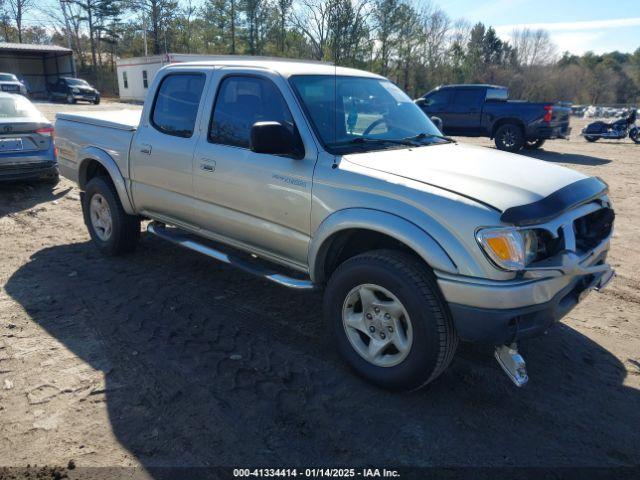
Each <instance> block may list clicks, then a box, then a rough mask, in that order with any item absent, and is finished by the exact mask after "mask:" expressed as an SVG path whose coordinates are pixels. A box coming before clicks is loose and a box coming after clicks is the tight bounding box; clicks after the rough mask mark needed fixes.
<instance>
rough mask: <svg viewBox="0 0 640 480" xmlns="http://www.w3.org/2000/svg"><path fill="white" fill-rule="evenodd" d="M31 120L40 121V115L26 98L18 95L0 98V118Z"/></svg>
mask: <svg viewBox="0 0 640 480" xmlns="http://www.w3.org/2000/svg"><path fill="white" fill-rule="evenodd" d="M16 117H19V118H33V119H35V120H38V121H40V120H41V119H42V114H41V113H40V111H39V110H38V109H37V108H36V107H35V106H34V105H33V104H32V103H31V102H30V101H29V100H27V99H26V98H24V97H21V96H18V95H11V96H9V95H7V96H2V97H0V118H16Z"/></svg>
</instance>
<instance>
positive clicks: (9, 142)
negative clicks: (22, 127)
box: [0, 138, 24, 153]
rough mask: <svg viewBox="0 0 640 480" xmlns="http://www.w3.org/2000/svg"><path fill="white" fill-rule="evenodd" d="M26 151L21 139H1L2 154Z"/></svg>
mask: <svg viewBox="0 0 640 480" xmlns="http://www.w3.org/2000/svg"><path fill="white" fill-rule="evenodd" d="M23 149H24V146H23V145H22V139H21V138H3V139H0V153H2V152H18V151H21V150H23Z"/></svg>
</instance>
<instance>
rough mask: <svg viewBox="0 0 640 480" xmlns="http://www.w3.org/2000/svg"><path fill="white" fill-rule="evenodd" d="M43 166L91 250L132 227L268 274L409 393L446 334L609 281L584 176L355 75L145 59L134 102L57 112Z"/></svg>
mask: <svg viewBox="0 0 640 480" xmlns="http://www.w3.org/2000/svg"><path fill="white" fill-rule="evenodd" d="M56 131H57V145H58V152H59V165H60V171H61V173H62V174H63V175H64V176H66V177H68V178H69V179H71V180H73V181H75V182H77V183H78V185H79V187H80V189H81V190H82V191H83V195H82V207H83V212H84V218H85V222H86V224H87V227H88V229H89V232H90V234H91V237H92V239H93V241H94V242H95V244H96V246H97V247H98V249H99V250H101V251H102V252H104V253H105V254H109V255H114V254H124V253H128V252H131V251H133V250H134V248H135V247H136V244H137V242H138V238H139V236H140V222H141V219H150V220H151V222H150V223H148V225H147V232H149V233H151V234H154V235H157V236H159V237H161V238H164V239H167V240H169V241H172V242H175V243H177V244H179V245H181V246H183V247H185V248H189V249H193V250H196V251H198V252H201V253H203V254H205V255H208V256H210V257H212V258H215V259H217V260H221V261H224V262H227V263H230V264H233V265H236V266H238V267H240V268H242V269H244V270H247V271H249V272H251V273H255V274H258V275H260V276H262V277H263V278H265V279H267V280H269V281H273V282H276V283H279V284H281V285H284V286H286V287H291V288H297V289H307V288H322V289H324V310H325V316H326V321H327V322H328V325H329V327H330V331H331V332H332V335H333V336H334V337H335V344H336V345H337V348H338V349H339V350H340V352H341V353H342V355H343V356H344V358H345V359H346V360H347V362H348V363H349V364H350V365H351V366H352V367H353V369H354V370H355V371H356V372H358V373H359V374H360V375H362V376H364V377H365V378H367V379H368V380H370V381H372V382H374V383H376V384H378V385H380V386H383V387H386V388H397V389H415V388H418V387H420V386H423V385H425V384H427V383H428V382H430V381H432V380H433V379H435V378H436V377H437V376H438V375H439V374H441V373H442V372H443V371H444V370H445V369H446V367H447V366H448V365H449V363H450V362H451V360H452V358H453V355H454V352H455V350H456V346H457V344H458V340H459V339H461V340H464V341H471V342H484V343H489V344H492V345H494V346H495V347H496V350H495V356H496V358H497V359H498V362H499V363H500V365H501V366H502V367H503V369H504V370H505V372H507V374H508V375H509V377H510V378H511V379H512V380H513V381H514V383H516V385H523V384H524V383H525V382H526V381H527V379H528V377H527V373H526V368H525V363H524V360H523V359H522V357H521V356H520V355H519V354H518V351H517V347H516V342H517V341H519V340H522V339H525V338H529V337H532V336H536V335H540V334H541V333H543V332H545V331H546V330H547V329H548V328H549V327H551V326H552V325H553V324H554V323H556V322H558V321H559V320H560V318H562V317H563V316H564V315H565V314H566V313H567V312H568V311H569V310H571V309H572V308H573V307H574V306H575V305H576V304H577V303H578V302H579V300H580V299H581V298H582V297H583V296H584V295H585V294H586V293H587V292H589V291H590V290H593V289H600V288H602V287H604V285H605V284H606V283H607V282H608V281H609V280H610V279H611V278H612V276H613V271H612V269H611V268H610V267H609V265H607V263H606V261H605V260H606V255H607V251H608V250H609V241H610V238H611V234H612V228H613V219H614V213H613V210H612V208H611V204H610V201H609V198H608V196H607V185H606V184H605V183H604V182H603V181H602V180H600V179H598V178H595V177H586V176H584V175H582V174H580V173H578V172H575V171H573V170H569V169H566V168H563V167H560V166H557V165H552V164H548V163H545V162H542V161H536V160H531V159H529V158H527V157H524V156H520V155H513V154H508V153H503V152H498V151H495V150H491V149H486V148H478V147H471V146H465V145H462V144H459V143H457V142H455V141H453V140H451V139H449V138H446V137H443V136H442V135H441V134H440V132H439V131H438V129H437V128H435V127H434V125H433V123H432V122H431V121H430V120H429V119H428V118H427V116H426V115H425V114H424V113H423V112H422V111H421V110H420V109H419V108H418V107H417V106H416V105H415V104H414V103H413V102H412V101H411V99H410V98H409V97H407V95H405V93H403V92H402V91H401V90H400V89H399V88H398V87H397V86H395V85H394V84H393V83H391V82H390V81H388V80H387V79H385V78H383V77H380V76H378V75H374V74H372V73H369V72H364V71H359V70H352V69H346V68H337V67H334V66H331V65H327V64H319V63H305V62H293V61H276V60H267V59H255V58H253V59H252V58H242V57H235V58H233V57H231V58H221V59H220V60H218V61H207V62H200V63H184V64H179V65H171V66H168V67H165V68H163V69H161V70H160V71H159V72H158V74H157V75H156V77H155V79H154V81H153V85H151V88H150V89H149V94H148V95H147V99H146V101H145V104H144V109H143V110H142V113H141V114H140V113H138V112H133V111H129V112H126V111H121V112H110V113H104V112H99V113H94V114H69V113H65V114H59V115H58V116H57V122H56Z"/></svg>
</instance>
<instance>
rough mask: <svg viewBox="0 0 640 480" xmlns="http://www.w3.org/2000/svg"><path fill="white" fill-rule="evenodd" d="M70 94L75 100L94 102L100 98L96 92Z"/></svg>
mask: <svg viewBox="0 0 640 480" xmlns="http://www.w3.org/2000/svg"><path fill="white" fill-rule="evenodd" d="M72 96H73V98H74V99H75V100H84V101H85V102H95V101H96V100H98V99H99V98H100V95H99V94H97V93H74V94H72Z"/></svg>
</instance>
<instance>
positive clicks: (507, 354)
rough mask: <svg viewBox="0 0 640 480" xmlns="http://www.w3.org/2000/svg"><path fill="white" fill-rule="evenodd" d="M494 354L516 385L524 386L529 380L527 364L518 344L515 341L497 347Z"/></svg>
mask: <svg viewBox="0 0 640 480" xmlns="http://www.w3.org/2000/svg"><path fill="white" fill-rule="evenodd" d="M493 355H494V357H496V360H497V361H498V364H499V365H500V366H501V367H502V369H503V370H504V373H506V374H507V376H508V377H509V378H510V379H511V381H512V382H513V383H515V384H516V387H522V386H524V385H525V384H526V383H527V382H528V381H529V376H528V375H527V364H526V363H525V362H524V358H522V355H520V354H519V353H518V346H517V345H516V344H515V343H512V344H511V345H501V346H499V347H496V350H495V352H494V354H493Z"/></svg>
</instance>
